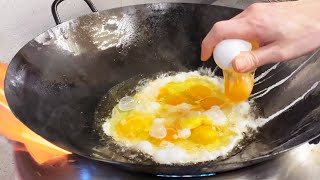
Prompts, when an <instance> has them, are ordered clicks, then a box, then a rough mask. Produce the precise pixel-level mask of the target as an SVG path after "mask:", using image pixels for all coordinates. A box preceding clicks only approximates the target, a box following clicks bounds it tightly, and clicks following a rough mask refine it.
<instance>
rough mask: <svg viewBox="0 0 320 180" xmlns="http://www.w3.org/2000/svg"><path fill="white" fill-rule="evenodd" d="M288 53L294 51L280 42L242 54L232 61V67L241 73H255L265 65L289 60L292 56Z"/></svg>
mask: <svg viewBox="0 0 320 180" xmlns="http://www.w3.org/2000/svg"><path fill="white" fill-rule="evenodd" d="M281 47H282V48H281ZM286 52H294V51H293V50H292V48H291V49H290V47H288V45H286V46H284V45H283V44H281V43H279V42H275V43H271V44H268V45H266V46H263V47H261V48H258V49H256V50H253V51H246V52H241V53H240V54H239V55H238V56H237V57H235V59H234V60H233V61H232V67H233V69H234V70H235V71H237V72H239V73H244V72H249V71H253V70H255V69H256V68H257V67H259V66H262V65H264V64H269V63H275V62H280V61H284V60H287V59H289V58H290V57H291V56H290V54H288V53H286Z"/></svg>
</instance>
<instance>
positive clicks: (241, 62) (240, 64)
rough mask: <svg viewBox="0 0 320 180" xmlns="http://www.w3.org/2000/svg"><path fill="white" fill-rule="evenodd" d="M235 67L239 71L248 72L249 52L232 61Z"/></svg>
mask: <svg viewBox="0 0 320 180" xmlns="http://www.w3.org/2000/svg"><path fill="white" fill-rule="evenodd" d="M232 66H233V69H234V70H235V71H237V72H240V73H244V72H248V71H249V70H250V69H251V67H250V57H249V55H248V54H247V53H241V54H239V55H238V56H237V57H236V58H235V59H234V60H233V62H232Z"/></svg>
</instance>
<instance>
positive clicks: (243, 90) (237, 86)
mask: <svg viewBox="0 0 320 180" xmlns="http://www.w3.org/2000/svg"><path fill="white" fill-rule="evenodd" d="M257 47H258V43H257V42H256V41H252V42H248V41H244V40H241V39H227V40H223V41H221V42H220V43H218V44H217V45H216V47H215V49H214V52H213V58H214V60H215V62H216V64H217V65H218V66H219V67H220V68H221V69H222V70H223V77H224V88H225V95H226V96H227V97H228V98H229V99H231V100H233V101H235V102H241V101H244V100H246V99H248V97H249V96H250V94H251V91H252V88H253V84H254V73H253V72H248V73H237V72H235V71H234V70H233V69H232V61H233V60H234V58H235V57H236V56H237V55H239V54H240V53H241V52H242V51H251V50H254V49H256V48H257Z"/></svg>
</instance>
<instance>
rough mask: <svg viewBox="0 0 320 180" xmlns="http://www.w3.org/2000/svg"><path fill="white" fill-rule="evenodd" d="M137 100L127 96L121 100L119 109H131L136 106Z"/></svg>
mask: <svg viewBox="0 0 320 180" xmlns="http://www.w3.org/2000/svg"><path fill="white" fill-rule="evenodd" d="M135 104H136V103H135V100H134V99H133V98H132V97H130V96H125V97H123V98H121V99H120V101H119V109H120V110H121V111H130V110H132V109H133V108H134V106H135Z"/></svg>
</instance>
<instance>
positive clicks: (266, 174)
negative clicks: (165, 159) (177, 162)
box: [0, 141, 320, 180]
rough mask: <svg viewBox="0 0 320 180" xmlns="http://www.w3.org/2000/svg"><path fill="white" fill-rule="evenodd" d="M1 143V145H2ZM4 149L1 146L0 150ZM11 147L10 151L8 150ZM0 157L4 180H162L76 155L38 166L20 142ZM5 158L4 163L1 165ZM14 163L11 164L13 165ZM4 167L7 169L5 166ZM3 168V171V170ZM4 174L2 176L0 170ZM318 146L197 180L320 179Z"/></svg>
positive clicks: (9, 144) (299, 149) (294, 150)
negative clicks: (4, 172)
mask: <svg viewBox="0 0 320 180" xmlns="http://www.w3.org/2000/svg"><path fill="white" fill-rule="evenodd" d="M0 143H1V144H4V142H1V141H0ZM3 147H4V146H3V145H2V148H3ZM11 147H12V148H11ZM5 149H6V150H4V149H1V152H2V153H3V154H2V155H1V157H0V160H1V161H0V168H2V169H0V179H4V180H10V179H15V180H37V179H46V180H47V179H48V180H51V179H52V180H56V179H59V180H73V179H77V180H95V179H139V180H144V179H146V180H147V179H163V178H164V177H156V176H150V175H144V174H138V173H132V172H128V171H124V170H122V169H120V168H118V167H115V166H113V165H109V164H106V163H102V162H97V161H93V160H89V159H86V158H83V157H80V156H77V155H67V156H64V157H61V158H59V159H56V160H53V161H51V162H46V163H45V164H43V165H38V164H37V163H36V162H35V161H34V160H33V158H32V157H31V156H30V154H29V153H28V152H27V151H25V147H24V145H23V144H21V143H17V142H10V143H6V148H5ZM4 159H6V161H7V162H8V161H9V162H10V161H11V163H7V162H3V160H4ZM12 162H13V163H12ZM4 165H6V167H4ZM4 168H5V169H4ZM4 170H5V171H7V172H6V173H7V176H4V177H3V176H2V175H1V174H2V173H1V171H4ZM319 172H320V144H309V143H306V144H303V145H301V146H300V147H298V148H295V149H293V150H291V151H289V152H287V153H284V154H283V155H281V156H279V157H278V158H275V159H272V160H269V161H266V162H263V163H260V164H258V165H255V166H251V167H247V168H244V169H240V170H236V171H232V172H228V173H220V174H211V175H212V176H211V177H206V178H201V177H200V178H198V179H215V180H219V179H290V180H293V179H308V180H312V179H319V178H318V175H319Z"/></svg>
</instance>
